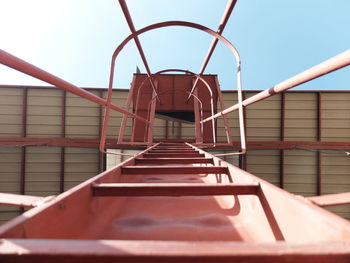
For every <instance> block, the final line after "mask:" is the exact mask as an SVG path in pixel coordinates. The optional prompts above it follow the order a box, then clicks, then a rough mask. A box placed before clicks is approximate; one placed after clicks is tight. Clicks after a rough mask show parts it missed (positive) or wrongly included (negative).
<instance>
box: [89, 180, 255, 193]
mask: <svg viewBox="0 0 350 263" xmlns="http://www.w3.org/2000/svg"><path fill="white" fill-rule="evenodd" d="M258 188H259V184H258V183H252V184H206V183H196V184H193V183H192V184H191V183H108V184H106V183H102V184H94V185H93V186H92V189H93V195H94V196H206V195H257V192H258Z"/></svg>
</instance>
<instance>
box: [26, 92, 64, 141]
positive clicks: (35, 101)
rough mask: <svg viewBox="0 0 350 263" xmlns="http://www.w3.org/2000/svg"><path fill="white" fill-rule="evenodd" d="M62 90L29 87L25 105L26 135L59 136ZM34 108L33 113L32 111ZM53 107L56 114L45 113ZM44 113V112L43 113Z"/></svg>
mask: <svg viewBox="0 0 350 263" xmlns="http://www.w3.org/2000/svg"><path fill="white" fill-rule="evenodd" d="M61 105H62V91H60V90H55V89H29V90H28V106H27V114H28V116H27V136H28V137H59V136H60V135H61V110H62V109H61ZM32 107H33V109H35V113H34V112H33V111H32ZM51 107H53V108H54V111H55V110H57V109H59V110H58V111H56V114H55V115H53V114H50V115H45V112H46V110H47V109H50V108H51ZM43 113H44V114H43Z"/></svg>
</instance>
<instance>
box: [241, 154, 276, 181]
mask: <svg viewBox="0 0 350 263" xmlns="http://www.w3.org/2000/svg"><path fill="white" fill-rule="evenodd" d="M247 171H248V172H249V173H252V174H254V175H255V176H258V177H260V178H261V179H264V180H266V181H268V182H270V183H272V184H275V185H279V151H278V150H249V151H248V153H247Z"/></svg>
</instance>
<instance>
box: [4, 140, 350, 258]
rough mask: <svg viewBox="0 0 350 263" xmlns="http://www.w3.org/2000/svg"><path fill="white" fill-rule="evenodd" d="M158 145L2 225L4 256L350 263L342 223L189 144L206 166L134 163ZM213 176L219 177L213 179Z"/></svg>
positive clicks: (348, 226)
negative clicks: (347, 261)
mask: <svg viewBox="0 0 350 263" xmlns="http://www.w3.org/2000/svg"><path fill="white" fill-rule="evenodd" d="M160 145H163V146H167V147H170V148H176V147H177V145H176V144H160ZM160 145H155V146H152V147H150V148H148V149H147V150H146V151H144V152H141V153H140V154H138V155H137V156H136V157H135V158H131V159H129V160H127V161H125V162H123V163H121V164H120V165H118V166H116V167H114V168H113V169H111V170H109V171H106V172H104V173H102V174H100V175H97V176H96V177H94V178H91V179H89V180H87V181H86V182H84V183H82V184H80V185H78V186H76V187H75V188H73V189H71V190H68V191H67V192H65V193H63V194H60V195H59V196H57V197H56V198H54V199H53V200H51V201H48V202H46V203H43V204H41V205H39V206H38V207H36V208H33V209H32V210H29V211H27V212H26V213H25V214H24V215H23V216H21V217H17V218H15V219H13V220H11V221H10V222H8V223H6V224H5V225H3V226H0V238H3V239H1V240H0V256H1V258H2V259H6V260H8V261H11V260H12V261H14V262H30V261H33V262H45V261H46V262H47V260H48V258H50V262H65V261H67V260H70V259H73V256H74V259H75V260H78V259H79V260H84V262H85V261H86V262H89V260H92V258H93V260H94V262H96V261H98V262H113V260H114V262H115V260H119V261H122V262H124V261H125V260H127V261H128V262H140V260H141V261H142V262H184V260H185V261H186V260H187V261H189V260H190V261H191V262H193V261H200V262H221V261H222V262H232V260H239V261H246V262H284V261H285V262H290V261H291V260H292V259H297V260H303V261H305V262H307V260H309V262H312V260H316V261H320V262H321V261H323V262H336V261H337V260H338V259H342V260H345V262H346V260H347V259H349V257H350V243H349V242H348V240H350V222H348V221H347V220H345V219H342V218H340V217H338V216H336V215H334V214H332V213H330V212H328V211H325V210H323V209H321V208H319V207H318V206H316V205H313V204H312V203H311V202H310V201H309V200H307V199H304V198H302V197H297V196H293V195H290V194H289V193H287V192H285V191H283V190H281V189H279V188H277V187H276V186H274V185H272V184H269V183H267V182H265V181H264V180H261V179H260V178H258V177H255V176H253V175H251V174H249V173H247V172H244V171H242V170H240V169H238V168H237V167H235V166H233V165H231V164H229V163H227V162H225V161H223V160H221V159H219V158H217V157H215V156H213V155H211V154H209V153H207V152H204V151H203V150H201V149H198V148H196V147H194V146H193V145H190V144H178V147H179V149H181V148H186V145H187V148H189V149H193V150H196V153H195V154H196V155H197V156H196V158H198V157H199V156H201V155H204V156H205V158H207V159H211V160H212V164H210V166H208V164H206V163H204V164H198V163H197V164H191V163H188V162H186V164H181V159H182V158H183V157H182V158H180V159H175V160H176V162H178V163H179V164H178V165H177V166H169V163H164V164H163V165H159V164H157V163H156V162H155V163H153V165H151V164H148V166H147V167H144V166H140V164H137V163H136V160H137V159H144V158H147V157H146V155H147V154H150V153H148V152H149V151H152V150H156V149H157V148H158V147H160ZM160 148H161V149H162V150H164V148H165V147H160ZM165 155H167V154H164V156H165ZM167 158H169V157H167ZM150 160H152V159H150ZM152 167H153V170H152ZM131 169H132V170H134V171H133V172H132V174H130V170H131ZM135 169H137V170H138V171H137V172H136V173H135ZM174 169H175V170H174ZM212 172H213V173H220V174H221V173H225V175H223V176H221V175H218V174H216V175H212V176H209V175H210V173H212ZM197 173H200V174H197ZM202 173H205V174H202ZM208 173H209V174H208ZM286 207H288V209H287V210H286V209H284V208H286ZM282 208H283V209H282ZM47 222H50V224H47ZM43 226H45V227H43ZM297 229H302V230H303V231H297ZM305 229H307V231H304V230H305ZM87 239H88V240H87ZM276 241H278V242H276ZM256 244H259V245H256ZM315 244H316V245H315ZM329 247H331V248H332V249H331V250H328V249H329ZM188 248H191V249H188ZM146 251H147V252H146ZM159 260H161V261H159ZM90 262H91V261H90Z"/></svg>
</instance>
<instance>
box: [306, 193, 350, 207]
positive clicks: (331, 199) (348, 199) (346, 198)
mask: <svg viewBox="0 0 350 263" xmlns="http://www.w3.org/2000/svg"><path fill="white" fill-rule="evenodd" d="M307 199H309V200H310V201H312V202H313V203H314V204H316V205H318V206H333V205H345V204H350V192H346V193H338V194H329V195H320V196H312V197H308V198H307Z"/></svg>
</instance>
